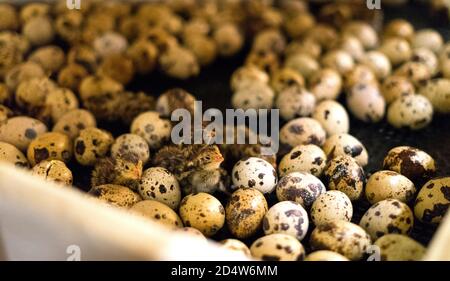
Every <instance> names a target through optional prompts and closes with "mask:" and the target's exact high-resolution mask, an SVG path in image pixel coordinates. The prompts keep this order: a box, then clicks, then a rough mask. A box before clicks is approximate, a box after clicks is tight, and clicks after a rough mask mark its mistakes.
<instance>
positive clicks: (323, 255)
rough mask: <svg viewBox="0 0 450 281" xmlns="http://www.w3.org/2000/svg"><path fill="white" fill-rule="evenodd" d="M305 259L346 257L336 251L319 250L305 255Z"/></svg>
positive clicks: (342, 259) (316, 259)
mask: <svg viewBox="0 0 450 281" xmlns="http://www.w3.org/2000/svg"><path fill="white" fill-rule="evenodd" d="M305 261H348V259H347V258H346V257H344V256H343V255H341V254H338V253H336V252H333V251H327V250H321V251H315V252H312V253H310V254H309V255H307V256H306V258H305Z"/></svg>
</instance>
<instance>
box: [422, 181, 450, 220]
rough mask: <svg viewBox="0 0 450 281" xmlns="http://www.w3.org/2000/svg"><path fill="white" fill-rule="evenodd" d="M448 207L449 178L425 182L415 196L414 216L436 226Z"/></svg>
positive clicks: (449, 202)
mask: <svg viewBox="0 0 450 281" xmlns="http://www.w3.org/2000/svg"><path fill="white" fill-rule="evenodd" d="M449 206H450V177H445V178H436V179H432V180H430V181H429V182H427V183H426V184H425V185H424V186H423V187H422V189H420V191H419V194H418V195H417V198H416V202H415V203H414V214H415V216H416V218H418V219H419V220H420V221H422V222H426V223H434V224H438V223H440V222H441V221H442V219H443V218H444V215H445V213H446V212H447V210H448V208H449Z"/></svg>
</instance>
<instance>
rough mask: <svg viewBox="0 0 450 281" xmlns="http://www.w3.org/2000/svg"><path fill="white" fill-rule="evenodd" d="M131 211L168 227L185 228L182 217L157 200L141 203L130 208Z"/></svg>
mask: <svg viewBox="0 0 450 281" xmlns="http://www.w3.org/2000/svg"><path fill="white" fill-rule="evenodd" d="M130 211H131V212H133V213H135V214H138V215H141V216H143V217H145V218H147V219H151V220H153V221H155V222H157V223H160V224H163V225H166V226H171V227H176V228H179V227H183V223H182V222H181V219H180V217H179V216H178V215H177V213H175V211H174V210H172V209H171V208H169V207H167V205H165V204H163V203H160V202H158V201H155V200H142V201H139V202H137V203H135V204H134V205H133V206H132V207H131V208H130Z"/></svg>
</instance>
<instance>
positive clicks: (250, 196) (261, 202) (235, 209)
mask: <svg viewBox="0 0 450 281" xmlns="http://www.w3.org/2000/svg"><path fill="white" fill-rule="evenodd" d="M267 209H268V207H267V201H266V198H265V197H264V195H263V194H262V193H261V192H260V191H258V190H257V189H254V188H245V189H243V188H241V189H238V190H236V191H235V192H233V194H231V197H230V200H229V201H228V203H227V206H226V208H225V214H226V222H227V225H228V229H229V230H230V232H231V234H232V235H233V236H235V237H236V238H238V239H243V238H248V237H250V236H252V235H254V234H255V233H256V232H257V231H258V230H260V229H261V226H262V220H263V218H264V215H265V214H266V212H267Z"/></svg>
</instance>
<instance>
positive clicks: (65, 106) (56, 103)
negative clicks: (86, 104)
mask: <svg viewBox="0 0 450 281" xmlns="http://www.w3.org/2000/svg"><path fill="white" fill-rule="evenodd" d="M45 106H46V107H47V110H48V111H49V112H50V113H49V114H50V117H51V118H52V120H53V122H54V123H57V122H58V120H59V119H60V118H61V117H62V116H63V115H64V114H66V113H67V112H69V111H71V110H73V109H77V108H78V99H77V97H76V96H75V94H74V93H73V92H72V91H71V90H69V89H66V88H57V89H55V90H52V91H50V92H49V93H48V94H47V96H46V97H45Z"/></svg>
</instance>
